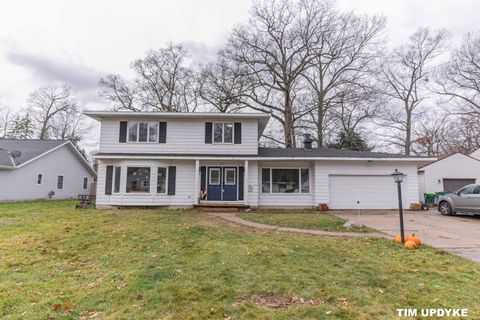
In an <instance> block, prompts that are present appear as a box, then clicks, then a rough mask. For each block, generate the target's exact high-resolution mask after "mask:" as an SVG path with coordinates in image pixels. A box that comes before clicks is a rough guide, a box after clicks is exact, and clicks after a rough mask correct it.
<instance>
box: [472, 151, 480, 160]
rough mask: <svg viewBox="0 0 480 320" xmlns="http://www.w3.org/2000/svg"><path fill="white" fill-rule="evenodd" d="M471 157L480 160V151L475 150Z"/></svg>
mask: <svg viewBox="0 0 480 320" xmlns="http://www.w3.org/2000/svg"><path fill="white" fill-rule="evenodd" d="M470 156H472V157H474V158H476V159H480V149H478V150H475V151H473V152H472V153H470Z"/></svg>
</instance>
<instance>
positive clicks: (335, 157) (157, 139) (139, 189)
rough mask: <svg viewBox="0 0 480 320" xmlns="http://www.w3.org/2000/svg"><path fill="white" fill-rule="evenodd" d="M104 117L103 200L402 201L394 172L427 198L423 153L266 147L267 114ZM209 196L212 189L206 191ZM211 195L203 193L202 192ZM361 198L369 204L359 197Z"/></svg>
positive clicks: (110, 203)
mask: <svg viewBox="0 0 480 320" xmlns="http://www.w3.org/2000/svg"><path fill="white" fill-rule="evenodd" d="M86 115H88V116H90V117H91V118H93V119H96V120H98V121H100V122H101V136H100V151H99V153H98V154H97V155H96V159H97V160H98V183H97V207H98V208H106V207H117V206H133V205H138V206H173V207H185V206H192V205H195V204H198V203H199V202H201V203H221V204H224V203H234V204H245V205H249V206H252V207H259V206H260V207H281V208H286V207H316V206H318V204H320V203H326V204H328V205H329V206H330V208H333V209H345V208H348V209H355V208H357V207H360V208H380V209H381V208H396V207H397V206H398V200H397V199H398V198H397V189H396V185H395V183H394V181H393V178H392V177H391V176H390V174H391V173H392V172H393V171H394V169H396V168H398V169H399V170H400V171H402V172H404V173H405V174H406V177H405V181H404V183H403V184H402V187H403V202H404V205H405V206H406V207H408V206H409V204H410V203H418V201H419V197H418V178H417V163H418V162H419V161H426V160H431V158H416V157H412V156H403V155H395V154H386V153H375V152H357V151H347V150H336V149H327V148H313V149H312V148H311V141H306V142H305V147H304V148H297V149H281V148H260V147H259V144H258V140H259V138H260V137H261V135H262V132H263V130H264V129H265V127H266V125H267V122H268V121H269V118H270V117H269V115H267V114H262V113H235V114H225V113H174V112H109V111H91V112H86ZM202 195H203V197H202ZM200 198H202V199H200ZM357 201H359V203H357Z"/></svg>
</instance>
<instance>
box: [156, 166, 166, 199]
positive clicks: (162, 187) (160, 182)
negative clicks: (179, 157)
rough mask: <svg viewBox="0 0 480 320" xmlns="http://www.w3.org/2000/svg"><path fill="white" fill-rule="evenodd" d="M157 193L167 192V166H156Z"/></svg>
mask: <svg viewBox="0 0 480 320" xmlns="http://www.w3.org/2000/svg"><path fill="white" fill-rule="evenodd" d="M157 193H167V168H158V171H157Z"/></svg>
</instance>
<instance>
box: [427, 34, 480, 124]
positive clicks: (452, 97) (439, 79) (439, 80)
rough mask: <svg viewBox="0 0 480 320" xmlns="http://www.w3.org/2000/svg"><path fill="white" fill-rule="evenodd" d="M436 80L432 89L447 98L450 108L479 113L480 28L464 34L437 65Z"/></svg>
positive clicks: (454, 110) (465, 112)
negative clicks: (477, 30)
mask: <svg viewBox="0 0 480 320" xmlns="http://www.w3.org/2000/svg"><path fill="white" fill-rule="evenodd" d="M435 82H436V86H434V87H433V91H434V92H436V93H438V94H440V95H442V96H443V97H445V98H446V101H444V102H445V104H446V107H447V108H448V110H449V111H450V112H452V113H461V114H476V115H477V116H478V117H480V32H478V33H475V34H474V33H469V34H467V35H466V36H465V37H464V40H463V44H462V45H461V46H460V48H457V49H455V50H454V51H453V53H452V55H451V57H450V59H449V61H448V62H446V63H445V64H443V65H441V66H440V67H439V68H438V69H437V72H436V75H435Z"/></svg>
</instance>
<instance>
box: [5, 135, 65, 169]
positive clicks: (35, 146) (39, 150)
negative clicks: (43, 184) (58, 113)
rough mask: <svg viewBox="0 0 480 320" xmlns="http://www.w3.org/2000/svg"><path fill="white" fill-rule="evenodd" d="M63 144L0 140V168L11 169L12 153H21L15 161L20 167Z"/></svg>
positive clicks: (30, 140)
mask: <svg viewBox="0 0 480 320" xmlns="http://www.w3.org/2000/svg"><path fill="white" fill-rule="evenodd" d="M65 142H66V141H64V140H33V139H28V140H20V139H0V166H8V167H13V163H12V158H11V156H10V153H11V152H12V151H20V152H21V156H20V157H19V158H18V159H16V160H17V161H16V162H17V165H20V164H22V163H25V162H27V161H29V160H31V159H33V158H35V157H37V156H39V155H41V154H43V153H45V152H47V151H49V150H51V149H53V148H55V147H58V146H59V145H61V144H64V143H65Z"/></svg>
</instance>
